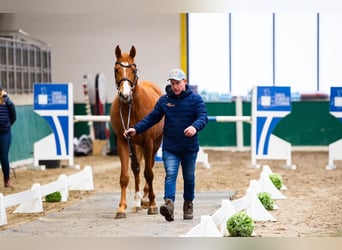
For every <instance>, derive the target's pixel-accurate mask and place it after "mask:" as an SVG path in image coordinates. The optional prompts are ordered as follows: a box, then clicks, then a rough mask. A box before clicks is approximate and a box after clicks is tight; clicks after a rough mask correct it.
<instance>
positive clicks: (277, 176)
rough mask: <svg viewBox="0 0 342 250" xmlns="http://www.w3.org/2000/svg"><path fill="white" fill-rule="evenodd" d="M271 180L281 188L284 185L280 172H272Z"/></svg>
mask: <svg viewBox="0 0 342 250" xmlns="http://www.w3.org/2000/svg"><path fill="white" fill-rule="evenodd" d="M269 177H270V179H271V181H272V182H273V185H274V186H275V187H276V188H277V189H280V188H281V187H282V186H283V179H282V178H281V176H280V174H276V173H272V174H270V175H269Z"/></svg>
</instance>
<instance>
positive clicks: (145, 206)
mask: <svg viewBox="0 0 342 250" xmlns="http://www.w3.org/2000/svg"><path fill="white" fill-rule="evenodd" d="M149 205H150V202H149V201H148V200H147V201H144V200H142V201H141V207H142V208H143V209H146V208H148V206H149Z"/></svg>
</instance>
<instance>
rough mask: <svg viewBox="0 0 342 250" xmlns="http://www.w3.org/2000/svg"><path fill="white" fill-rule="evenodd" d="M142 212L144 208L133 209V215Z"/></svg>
mask: <svg viewBox="0 0 342 250" xmlns="http://www.w3.org/2000/svg"><path fill="white" fill-rule="evenodd" d="M140 211H142V208H141V207H133V208H132V212H133V213H138V212H140Z"/></svg>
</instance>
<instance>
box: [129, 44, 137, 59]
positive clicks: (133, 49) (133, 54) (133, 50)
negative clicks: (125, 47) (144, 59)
mask: <svg viewBox="0 0 342 250" xmlns="http://www.w3.org/2000/svg"><path fill="white" fill-rule="evenodd" d="M135 53H136V50H135V47H134V46H133V45H132V48H131V51H130V52H129V56H130V57H132V58H134V57H135Z"/></svg>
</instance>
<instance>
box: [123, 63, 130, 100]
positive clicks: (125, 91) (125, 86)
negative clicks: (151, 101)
mask: <svg viewBox="0 0 342 250" xmlns="http://www.w3.org/2000/svg"><path fill="white" fill-rule="evenodd" d="M122 64H123V65H124V66H129V64H128V63H127V62H124V63H122ZM123 78H127V68H126V67H124V68H123ZM127 79H128V78H127ZM122 84H123V85H122V89H121V94H122V95H123V96H124V97H125V99H128V100H129V98H130V95H131V84H130V82H129V81H127V80H124V81H123V82H122Z"/></svg>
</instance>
